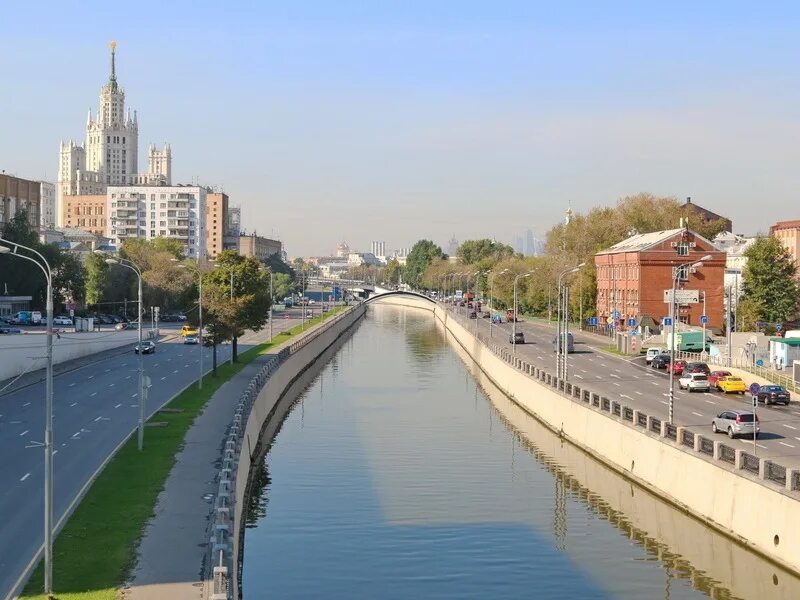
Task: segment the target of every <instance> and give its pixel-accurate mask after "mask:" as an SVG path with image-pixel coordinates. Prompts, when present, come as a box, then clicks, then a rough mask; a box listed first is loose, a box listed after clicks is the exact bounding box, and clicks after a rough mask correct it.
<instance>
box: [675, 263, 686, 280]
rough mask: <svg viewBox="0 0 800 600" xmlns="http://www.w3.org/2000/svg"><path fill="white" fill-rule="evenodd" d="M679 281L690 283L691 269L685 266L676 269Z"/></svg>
mask: <svg viewBox="0 0 800 600" xmlns="http://www.w3.org/2000/svg"><path fill="white" fill-rule="evenodd" d="M676 272H677V275H678V281H689V267H688V266H683V267H678V268H677V269H676Z"/></svg>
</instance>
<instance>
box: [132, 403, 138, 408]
mask: <svg viewBox="0 0 800 600" xmlns="http://www.w3.org/2000/svg"><path fill="white" fill-rule="evenodd" d="M130 406H131V408H137V407H138V406H139V405H138V404H131V405H130Z"/></svg>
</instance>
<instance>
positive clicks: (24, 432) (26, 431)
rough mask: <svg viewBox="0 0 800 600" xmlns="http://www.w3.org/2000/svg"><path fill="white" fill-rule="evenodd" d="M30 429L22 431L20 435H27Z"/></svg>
mask: <svg viewBox="0 0 800 600" xmlns="http://www.w3.org/2000/svg"><path fill="white" fill-rule="evenodd" d="M29 431H30V429H26V430H25V431H23V432H22V433H20V434H19V437H22V436H23V435H25V434H26V433H28V432H29Z"/></svg>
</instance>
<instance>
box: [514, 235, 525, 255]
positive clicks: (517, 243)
mask: <svg viewBox="0 0 800 600" xmlns="http://www.w3.org/2000/svg"><path fill="white" fill-rule="evenodd" d="M523 250H524V248H523V245H522V236H521V235H518V236H515V237H514V252H517V253H519V254H523Z"/></svg>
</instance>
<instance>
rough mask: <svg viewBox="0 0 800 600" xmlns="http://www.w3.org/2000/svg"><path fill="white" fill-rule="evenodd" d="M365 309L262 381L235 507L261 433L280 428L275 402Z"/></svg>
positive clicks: (237, 529)
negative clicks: (262, 384) (262, 385)
mask: <svg viewBox="0 0 800 600" xmlns="http://www.w3.org/2000/svg"><path fill="white" fill-rule="evenodd" d="M365 311H366V308H365V307H364V306H363V305H361V306H357V307H355V308H354V309H352V310H351V311H350V312H349V313H348V314H347V315H345V316H344V317H343V318H341V319H340V320H339V321H338V322H337V323H335V324H334V325H332V326H331V327H329V328H328V329H326V330H325V331H322V332H321V333H320V334H319V335H318V336H316V337H314V338H313V339H311V341H309V342H308V343H307V344H305V345H303V346H302V347H300V348H298V349H297V350H295V351H293V352H292V353H291V354H290V355H289V356H288V357H287V358H286V359H285V360H284V361H283V362H282V363H281V364H280V366H279V367H278V368H277V369H276V370H275V371H274V372H273V373H272V374H271V375H270V376H269V378H267V379H266V381H265V383H264V387H263V388H261V391H260V392H259V393H258V396H257V397H256V399H255V401H254V402H253V407H252V409H251V410H250V413H249V415H248V416H247V420H246V425H245V426H244V428H243V432H242V445H241V451H240V455H239V458H238V462H237V465H236V481H237V482H241V483H239V484H238V485H236V486H235V488H234V492H235V500H234V502H235V504H234V506H236V507H242V506H244V500H245V494H246V491H247V490H246V486H245V485H244V482H246V481H247V480H248V474H249V473H250V468H251V465H252V462H253V460H258V459H259V457H260V456H263V455H262V454H261V452H260V451H259V447H258V445H259V441H260V440H261V439H262V433H263V434H265V435H266V436H269V435H271V433H270V428H271V429H272V431H273V433H272V434H274V430H275V429H276V428H277V427H278V425H279V424H280V421H281V420H282V417H283V415H282V414H277V413H276V408H277V407H278V404H279V402H280V401H281V400H282V399H284V397H288V395H289V394H287V392H290V388H291V387H292V385H293V384H294V383H295V382H297V381H298V379H299V378H300V377H301V376H302V374H303V372H304V371H305V370H306V369H308V368H309V367H310V366H311V365H312V364H313V363H314V362H315V361H316V360H317V358H319V357H320V355H322V354H323V353H324V352H325V351H326V350H327V349H328V348H329V347H330V346H332V345H333V344H334V343H336V341H337V340H338V339H339V338H340V337H341V336H342V335H344V334H345V333H346V332H347V331H348V330H349V329H350V328H351V327H353V325H355V324H356V323H357V322H358V321H359V320H360V319H361V317H363V316H364V313H365ZM242 517H243V515H242V511H241V510H235V511H234V517H233V535H232V540H233V547H232V552H233V572H232V573H231V575H230V579H229V582H230V584H231V588H232V590H231V591H232V597H233V598H238V597H239V579H238V578H239V565H240V552H241V547H240V541H241V535H242Z"/></svg>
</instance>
